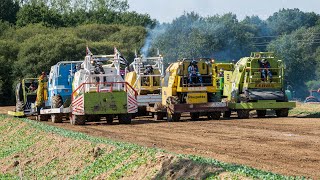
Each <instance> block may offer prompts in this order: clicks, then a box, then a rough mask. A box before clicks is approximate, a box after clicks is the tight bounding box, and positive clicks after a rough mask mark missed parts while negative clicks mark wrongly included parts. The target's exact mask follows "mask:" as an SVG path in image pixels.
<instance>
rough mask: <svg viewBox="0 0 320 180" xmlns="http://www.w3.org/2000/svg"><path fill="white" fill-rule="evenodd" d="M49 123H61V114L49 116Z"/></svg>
mask: <svg viewBox="0 0 320 180" xmlns="http://www.w3.org/2000/svg"><path fill="white" fill-rule="evenodd" d="M51 121H52V122H53V123H62V114H51Z"/></svg>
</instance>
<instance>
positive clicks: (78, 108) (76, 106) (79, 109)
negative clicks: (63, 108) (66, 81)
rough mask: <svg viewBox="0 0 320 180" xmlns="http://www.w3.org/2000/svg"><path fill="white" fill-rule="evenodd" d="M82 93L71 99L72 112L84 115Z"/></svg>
mask: <svg viewBox="0 0 320 180" xmlns="http://www.w3.org/2000/svg"><path fill="white" fill-rule="evenodd" d="M83 96H84V95H83V94H82V95H81V96H79V97H77V98H75V99H74V100H73V101H72V114H75V115H84V98H83Z"/></svg>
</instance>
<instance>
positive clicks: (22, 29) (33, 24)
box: [0, 0, 320, 105]
mask: <svg viewBox="0 0 320 180" xmlns="http://www.w3.org/2000/svg"><path fill="white" fill-rule="evenodd" d="M128 8H129V4H128V3H127V1H125V0H75V1H65V0H20V1H15V0H4V1H3V2H2V3H1V4H0V105H6V104H13V103H14V85H15V83H16V82H17V81H18V80H19V78H24V77H37V76H38V74H39V73H41V72H42V71H46V72H49V71H50V67H51V66H52V65H54V64H55V63H57V62H59V61H62V60H64V61H68V60H82V59H83V57H84V55H85V47H86V46H89V47H90V50H91V51H92V52H93V53H99V54H112V53H113V48H114V46H116V47H117V48H118V49H119V50H120V51H121V53H122V54H123V55H124V56H125V57H126V58H127V59H128V60H129V61H130V60H132V59H133V58H134V56H135V54H134V51H135V50H141V53H142V54H145V55H154V54H155V53H156V51H157V49H159V50H160V53H161V54H162V55H163V56H164V59H165V61H166V62H167V63H170V62H173V61H176V60H177V59H178V58H192V57H213V58H215V59H216V60H218V61H231V60H238V59H239V58H241V57H245V56H249V55H250V52H252V51H274V52H276V53H277V55H278V56H279V57H280V58H282V59H283V60H284V61H285V63H286V72H287V74H286V77H285V78H286V80H287V82H289V83H290V85H291V86H293V88H294V89H295V90H296V91H297V92H299V93H297V95H298V96H299V97H301V98H303V97H305V96H306V95H307V93H308V88H313V89H314V88H319V87H320V86H319V85H320V83H319V81H318V80H319V78H320V73H318V69H319V57H320V56H319V55H320V49H319V43H320V40H319V39H320V38H319V37H318V36H319V35H320V32H319V27H320V25H319V15H318V14H315V13H307V12H302V11H300V10H299V9H282V10H279V11H278V12H275V13H274V14H273V15H272V16H270V17H269V18H268V19H266V20H262V19H260V18H259V17H258V16H251V17H246V18H245V19H243V20H238V19H237V17H236V15H234V14H232V13H228V14H224V15H214V16H210V17H201V16H200V15H198V14H197V13H194V12H191V13H185V14H183V15H182V16H180V17H177V18H176V19H175V20H173V21H172V22H171V23H162V24H160V23H158V22H157V20H155V19H151V18H150V16H149V15H148V14H139V13H137V12H132V11H128Z"/></svg>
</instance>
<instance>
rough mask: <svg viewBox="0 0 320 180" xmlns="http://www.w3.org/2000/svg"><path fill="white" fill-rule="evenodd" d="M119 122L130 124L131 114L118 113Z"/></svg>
mask: <svg viewBox="0 0 320 180" xmlns="http://www.w3.org/2000/svg"><path fill="white" fill-rule="evenodd" d="M118 119H119V124H131V119H132V117H131V114H119V115H118Z"/></svg>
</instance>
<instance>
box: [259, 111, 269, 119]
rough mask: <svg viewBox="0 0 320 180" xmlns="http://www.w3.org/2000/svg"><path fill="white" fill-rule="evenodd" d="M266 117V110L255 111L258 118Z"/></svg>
mask: <svg viewBox="0 0 320 180" xmlns="http://www.w3.org/2000/svg"><path fill="white" fill-rule="evenodd" d="M266 115H267V110H257V116H258V118H264V117H266Z"/></svg>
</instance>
